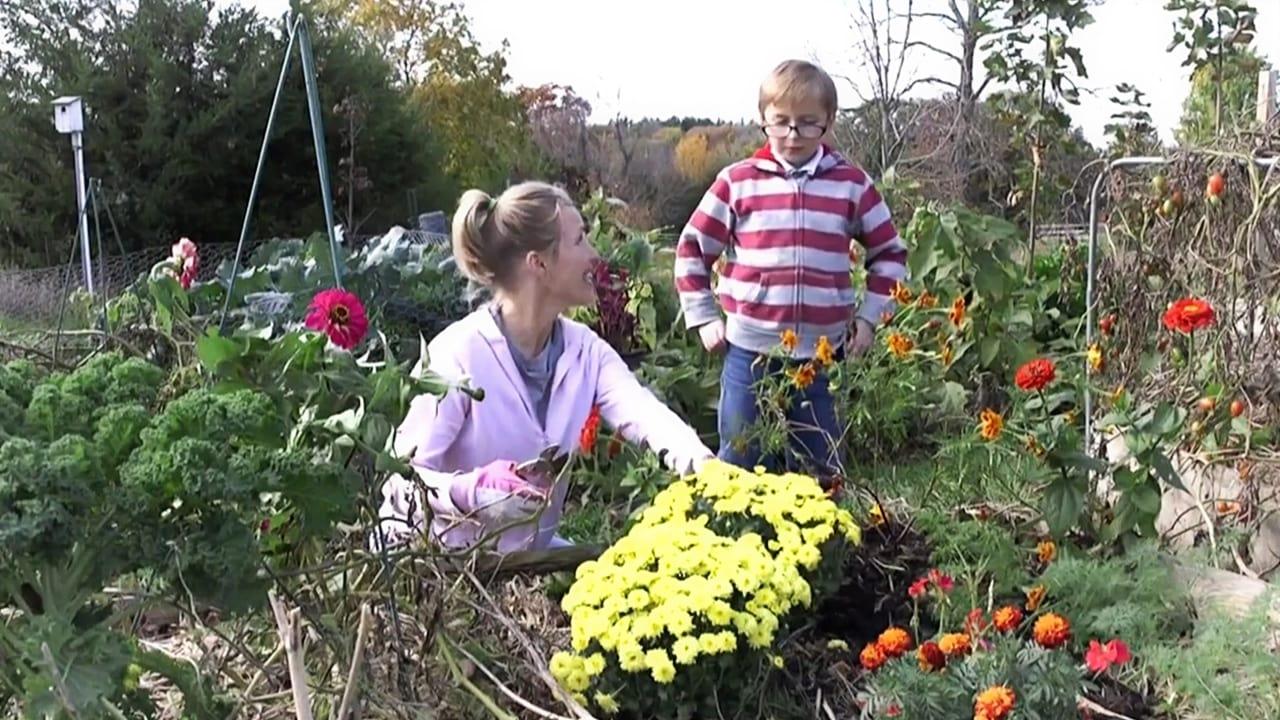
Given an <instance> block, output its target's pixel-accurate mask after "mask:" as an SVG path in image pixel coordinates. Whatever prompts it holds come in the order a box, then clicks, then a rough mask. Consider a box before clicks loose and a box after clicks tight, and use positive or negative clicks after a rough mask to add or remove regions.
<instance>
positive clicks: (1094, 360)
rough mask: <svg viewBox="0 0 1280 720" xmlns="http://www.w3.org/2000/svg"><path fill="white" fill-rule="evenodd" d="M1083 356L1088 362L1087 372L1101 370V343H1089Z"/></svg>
mask: <svg viewBox="0 0 1280 720" xmlns="http://www.w3.org/2000/svg"><path fill="white" fill-rule="evenodd" d="M1084 356H1085V359H1086V360H1087V361H1088V363H1089V372H1093V373H1098V372H1102V366H1103V359H1102V346H1101V345H1098V343H1094V344H1092V345H1090V346H1089V349H1088V350H1087V351H1086V352H1085V354H1084Z"/></svg>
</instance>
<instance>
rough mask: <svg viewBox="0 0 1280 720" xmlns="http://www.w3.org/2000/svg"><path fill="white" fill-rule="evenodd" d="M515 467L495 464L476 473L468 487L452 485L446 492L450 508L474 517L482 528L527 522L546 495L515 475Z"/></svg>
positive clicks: (504, 462)
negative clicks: (447, 492)
mask: <svg viewBox="0 0 1280 720" xmlns="http://www.w3.org/2000/svg"><path fill="white" fill-rule="evenodd" d="M515 468H516V464H515V463H513V462H510V461H506V460H497V461H494V462H491V463H489V464H488V465H485V466H484V467H482V468H480V469H479V470H477V471H476V479H475V483H474V484H473V485H472V486H471V487H470V488H466V487H459V486H457V485H455V486H454V487H453V489H452V490H451V492H450V497H451V498H452V499H453V504H454V505H456V506H457V507H458V509H459V510H461V511H463V512H464V513H469V514H474V515H475V516H476V518H477V519H479V520H480V521H481V522H483V523H484V524H485V525H486V526H489V527H494V526H500V525H510V524H513V523H518V522H520V521H522V520H527V519H529V518H531V517H533V516H534V515H535V514H537V512H538V511H539V510H541V509H542V508H543V507H544V506H545V505H546V502H547V495H546V493H545V492H544V491H543V490H541V489H539V488H538V487H537V486H535V485H533V484H531V483H529V482H528V481H527V480H525V479H524V478H522V477H520V476H519V475H517V474H516V471H515ZM460 496H461V497H460Z"/></svg>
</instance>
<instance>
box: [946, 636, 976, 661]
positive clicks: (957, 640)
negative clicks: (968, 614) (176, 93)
mask: <svg viewBox="0 0 1280 720" xmlns="http://www.w3.org/2000/svg"><path fill="white" fill-rule="evenodd" d="M938 647H939V648H940V649H941V650H942V653H943V654H944V655H946V656H947V657H958V656H960V655H968V654H969V651H970V650H972V649H973V648H972V646H971V645H970V644H969V635H968V633H947V634H946V635H943V636H942V637H941V638H938Z"/></svg>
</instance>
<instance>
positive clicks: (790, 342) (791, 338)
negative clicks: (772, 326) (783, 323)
mask: <svg viewBox="0 0 1280 720" xmlns="http://www.w3.org/2000/svg"><path fill="white" fill-rule="evenodd" d="M799 343H800V338H798V337H796V331H795V330H792V329H790V328H787V329H786V330H783V331H782V347H783V348H784V349H785V350H786V351H787V352H789V353H790V352H795V350H796V345H798V344H799Z"/></svg>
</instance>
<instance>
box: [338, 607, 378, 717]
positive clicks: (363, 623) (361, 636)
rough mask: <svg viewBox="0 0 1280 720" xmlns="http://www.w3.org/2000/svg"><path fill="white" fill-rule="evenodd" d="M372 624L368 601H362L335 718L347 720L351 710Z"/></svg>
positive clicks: (357, 690)
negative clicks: (349, 667) (353, 644)
mask: <svg viewBox="0 0 1280 720" xmlns="http://www.w3.org/2000/svg"><path fill="white" fill-rule="evenodd" d="M372 624H373V611H371V610H370V609H369V603H364V604H363V605H361V606H360V629H359V630H357V631H356V649H355V651H354V652H352V654H351V669H350V670H349V671H348V672H347V689H346V690H344V691H343V692H342V704H341V705H339V706H338V714H337V715H336V716H334V717H335V720H347V714H348V713H349V712H351V704H352V703H354V702H355V699H356V694H357V693H358V692H359V687H360V684H359V682H358V680H359V678H358V675H359V672H360V665H361V664H362V663H363V662H364V645H365V641H367V640H368V638H369V626H370V625H372ZM358 716H359V714H358V713H357V717H358Z"/></svg>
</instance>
